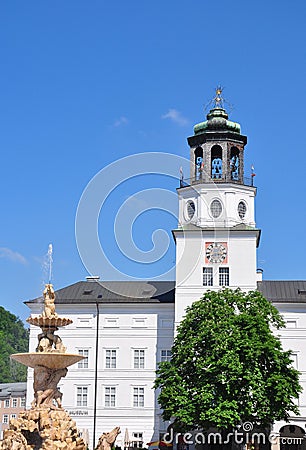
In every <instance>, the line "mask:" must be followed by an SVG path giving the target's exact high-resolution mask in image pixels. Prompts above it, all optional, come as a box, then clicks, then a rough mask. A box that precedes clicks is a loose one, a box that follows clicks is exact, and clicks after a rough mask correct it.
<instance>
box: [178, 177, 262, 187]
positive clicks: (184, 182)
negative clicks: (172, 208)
mask: <svg viewBox="0 0 306 450" xmlns="http://www.w3.org/2000/svg"><path fill="white" fill-rule="evenodd" d="M211 183H216V184H219V183H234V184H242V185H244V186H254V177H243V180H237V179H233V178H229V177H226V176H224V177H219V176H218V177H212V178H209V179H207V178H205V179H204V178H202V177H201V176H198V177H193V178H181V179H180V188H182V187H186V186H191V185H193V184H211Z"/></svg>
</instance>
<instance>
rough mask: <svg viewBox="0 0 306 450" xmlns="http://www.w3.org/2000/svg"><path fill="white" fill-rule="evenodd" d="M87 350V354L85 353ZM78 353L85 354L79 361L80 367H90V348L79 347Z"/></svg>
mask: <svg viewBox="0 0 306 450" xmlns="http://www.w3.org/2000/svg"><path fill="white" fill-rule="evenodd" d="M86 352H87V355H86V354H85V353H86ZM78 354H79V355H80V356H85V359H82V360H81V361H79V362H78V369H88V365H89V349H88V348H78Z"/></svg>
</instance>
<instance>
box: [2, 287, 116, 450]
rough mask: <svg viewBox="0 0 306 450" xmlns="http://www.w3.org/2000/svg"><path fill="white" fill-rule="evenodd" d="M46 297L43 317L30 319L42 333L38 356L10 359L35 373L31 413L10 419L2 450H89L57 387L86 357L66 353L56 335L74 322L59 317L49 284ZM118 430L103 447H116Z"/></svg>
mask: <svg viewBox="0 0 306 450" xmlns="http://www.w3.org/2000/svg"><path fill="white" fill-rule="evenodd" d="M43 295H44V310H43V312H42V314H41V315H39V316H38V317H33V316H30V317H29V318H28V319H27V322H29V323H30V324H32V325H35V326H39V327H40V328H41V331H42V332H41V333H40V334H39V335H38V345H37V348H36V352H33V353H17V354H15V355H11V358H12V359H15V360H16V361H18V362H20V363H21V364H24V365H26V366H28V367H32V368H33V369H34V383H33V388H34V400H33V401H32V403H31V409H29V410H26V411H23V412H21V413H20V414H19V417H18V418H16V419H11V421H10V425H9V428H8V429H7V430H5V431H4V439H3V441H0V450H59V449H61V450H87V448H88V447H87V444H86V443H85V442H84V440H83V439H82V437H80V435H79V432H78V429H77V427H76V423H75V422H74V421H73V420H72V419H71V417H70V416H69V414H68V413H67V411H65V410H64V409H63V407H62V393H61V391H60V390H59V387H58V384H59V382H60V380H61V379H62V378H63V377H65V376H66V374H67V372H68V369H67V367H69V366H71V365H72V364H75V363H76V362H78V361H80V360H82V359H83V356H80V355H75V354H70V353H67V352H66V347H65V346H64V345H63V343H62V340H61V338H60V337H59V336H58V335H56V334H55V332H56V331H57V330H58V329H59V328H60V327H63V326H66V325H69V324H71V323H72V320H71V319H67V318H65V317H59V316H58V314H57V313H56V311H55V293H54V290H53V286H52V284H46V287H45V290H44V292H43ZM115 430H116V432H115ZM115 430H113V431H112V432H110V433H104V434H103V435H102V436H103V437H104V438H103V440H101V444H102V442H108V441H110V440H112V439H113V438H114V439H113V441H112V443H114V442H115V439H116V436H117V434H118V433H119V432H120V430H119V428H118V427H117V428H116V429H115ZM106 435H108V437H109V439H107V438H106V437H105V436H106ZM102 436H101V439H102ZM99 445H100V440H99V444H98V448H99V449H100V448H101V449H102V448H103V449H104V448H105V450H106V447H105V446H104V445H103V444H102V446H99Z"/></svg>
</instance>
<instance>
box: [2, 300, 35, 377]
mask: <svg viewBox="0 0 306 450" xmlns="http://www.w3.org/2000/svg"><path fill="white" fill-rule="evenodd" d="M28 345H29V333H28V330H27V329H26V328H25V327H24V325H23V323H22V321H21V320H20V319H19V318H18V317H16V316H15V315H14V314H12V313H10V312H9V311H7V310H6V309H4V308H3V307H2V306H0V383H15V382H20V381H26V379H27V369H26V367H25V366H23V365H22V364H19V363H18V362H16V361H13V360H11V359H10V355H11V354H12V353H23V352H27V351H28Z"/></svg>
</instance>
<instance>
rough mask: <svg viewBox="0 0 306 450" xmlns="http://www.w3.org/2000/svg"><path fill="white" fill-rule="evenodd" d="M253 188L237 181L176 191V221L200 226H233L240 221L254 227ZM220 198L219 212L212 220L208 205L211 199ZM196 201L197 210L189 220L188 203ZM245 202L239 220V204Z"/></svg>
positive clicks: (254, 192)
mask: <svg viewBox="0 0 306 450" xmlns="http://www.w3.org/2000/svg"><path fill="white" fill-rule="evenodd" d="M255 195H256V189H255V188H254V187H250V186H244V185H240V184H228V183H227V184H225V183H211V184H194V185H192V186H189V187H185V188H183V189H180V190H179V191H178V199H179V224H180V225H184V224H187V223H194V224H195V225H197V226H201V227H220V226H221V227H225V226H228V227H233V226H235V225H237V224H239V223H245V224H246V225H249V226H252V227H255V211H254V199H255ZM216 199H218V200H220V202H221V204H222V214H221V215H220V217H218V218H217V219H215V218H214V217H213V216H212V215H211V212H210V204H211V202H212V201H213V200H216ZM188 200H192V201H194V203H195V206H196V211H195V215H194V217H193V218H192V220H189V219H188V215H187V214H186V208H187V202H188ZM240 201H244V203H245V204H246V207H247V209H246V215H245V217H244V219H241V218H240V217H239V215H238V204H239V202H240Z"/></svg>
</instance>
